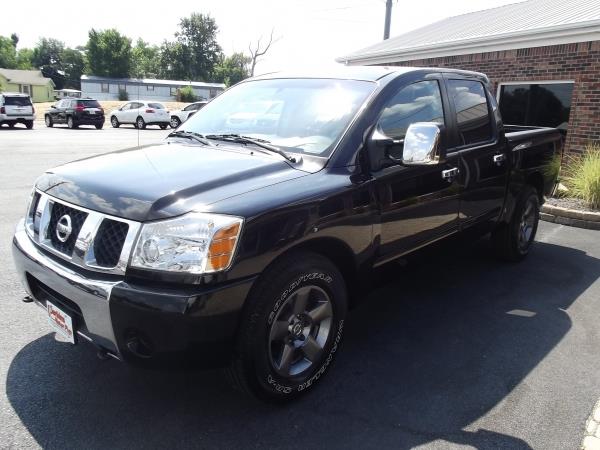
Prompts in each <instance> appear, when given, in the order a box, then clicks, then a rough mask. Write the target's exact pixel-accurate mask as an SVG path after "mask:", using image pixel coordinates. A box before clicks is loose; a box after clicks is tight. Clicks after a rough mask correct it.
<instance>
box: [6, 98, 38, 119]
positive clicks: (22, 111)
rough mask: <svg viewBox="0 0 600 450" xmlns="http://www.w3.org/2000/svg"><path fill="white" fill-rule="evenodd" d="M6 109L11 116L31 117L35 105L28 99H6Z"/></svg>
mask: <svg viewBox="0 0 600 450" xmlns="http://www.w3.org/2000/svg"><path fill="white" fill-rule="evenodd" d="M4 109H5V111H6V114H7V115H9V116H31V115H32V114H33V105H32V104H31V100H29V98H28V97H9V96H5V97H4Z"/></svg>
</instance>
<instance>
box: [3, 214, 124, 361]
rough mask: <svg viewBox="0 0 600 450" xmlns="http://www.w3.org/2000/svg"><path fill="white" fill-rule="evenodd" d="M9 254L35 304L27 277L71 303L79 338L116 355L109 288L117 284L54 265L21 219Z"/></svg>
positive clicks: (57, 264)
mask: <svg viewBox="0 0 600 450" xmlns="http://www.w3.org/2000/svg"><path fill="white" fill-rule="evenodd" d="M12 251H13V259H14V262H15V266H16V268H17V273H18V275H19V276H20V278H21V282H22V283H23V285H24V286H25V289H26V290H27V292H28V293H29V295H31V297H32V298H33V299H34V300H35V301H36V302H38V303H40V302H41V300H40V299H36V298H35V295H34V294H33V292H32V289H31V287H30V285H29V281H28V279H27V274H29V275H30V276H32V277H34V278H35V279H36V280H37V281H39V282H41V283H43V284H44V285H46V286H48V287H50V288H51V289H52V290H54V291H56V292H58V293H59V294H61V295H62V296H64V297H66V298H68V299H69V300H70V301H72V302H73V303H75V304H76V305H77V306H78V307H79V309H80V310H81V313H82V315H83V320H84V321H85V326H86V329H87V333H85V334H83V336H84V337H85V338H87V339H90V340H91V341H92V342H94V343H95V344H97V345H99V346H100V347H103V348H104V349H106V350H108V351H109V352H111V353H113V354H114V355H115V356H118V355H119V352H118V347H117V341H116V339H115V334H114V329H113V325H112V321H111V315H110V305H109V301H110V295H111V292H112V289H113V287H114V286H115V285H117V284H119V283H120V281H104V280H96V279H92V278H87V277H86V276H84V275H82V274H80V273H78V272H75V271H73V270H71V269H70V268H68V267H65V266H62V265H61V264H59V263H57V262H56V261H55V260H54V259H52V258H50V257H48V256H47V255H46V254H44V253H43V252H42V251H41V250H40V249H39V248H38V247H37V246H36V245H35V244H34V243H33V242H32V241H31V239H30V238H29V236H28V235H27V233H26V231H25V225H24V220H21V221H20V222H19V224H18V225H17V229H16V231H15V235H14V238H13V246H12ZM80 334H81V333H80Z"/></svg>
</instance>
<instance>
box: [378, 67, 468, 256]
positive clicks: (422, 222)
mask: <svg viewBox="0 0 600 450" xmlns="http://www.w3.org/2000/svg"><path fill="white" fill-rule="evenodd" d="M448 110H449V105H448V103H447V97H446V95H445V85H444V83H443V79H442V77H441V75H440V76H438V75H434V76H428V78H427V79H426V80H421V81H417V82H414V83H411V84H408V85H404V86H402V87H400V88H399V89H398V90H397V91H396V92H395V94H393V95H392V96H391V98H390V99H389V101H388V102H387V104H386V105H385V106H384V108H383V110H382V111H381V113H380V116H379V119H378V123H377V128H376V129H377V130H378V131H379V132H380V133H382V134H384V135H385V136H387V137H390V138H393V139H394V141H395V142H396V144H395V145H394V146H392V147H391V148H390V150H389V152H390V155H391V156H392V157H393V158H396V159H397V160H398V161H399V160H401V158H402V146H403V140H404V137H405V135H406V130H407V129H408V127H409V126H410V125H411V124H413V123H416V122H434V123H437V124H439V125H440V127H441V129H442V140H441V155H442V160H443V162H441V163H439V164H435V165H420V166H414V165H411V166H407V165H402V164H401V163H398V164H396V165H393V166H391V167H386V168H384V169H382V170H380V171H378V172H376V173H374V174H373V175H374V177H375V179H376V183H377V191H378V197H379V199H380V211H381V212H380V214H381V230H380V243H381V245H380V250H379V255H378V260H377V262H378V263H384V262H386V261H388V260H391V259H394V258H395V257H398V256H400V255H402V254H404V253H407V252H409V251H411V250H414V249H416V248H418V247H420V246H423V245H425V244H427V243H429V242H432V241H435V240H437V239H440V238H441V237H444V236H447V235H449V234H452V233H454V232H456V231H457V230H458V210H459V193H460V191H459V184H458V171H457V168H458V157H457V155H456V154H452V153H450V154H446V148H445V142H447V139H446V138H445V125H446V117H445V112H446V111H448ZM377 262H376V263H377Z"/></svg>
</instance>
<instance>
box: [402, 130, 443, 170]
mask: <svg viewBox="0 0 600 450" xmlns="http://www.w3.org/2000/svg"><path fill="white" fill-rule="evenodd" d="M440 140H441V129H440V126H439V125H438V124H436V123H432V122H417V123H413V124H412V125H410V126H409V127H408V130H406V136H405V137H404V149H403V150H402V163H403V164H406V165H407V166H416V165H432V164H439V163H440Z"/></svg>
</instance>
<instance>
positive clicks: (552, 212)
mask: <svg viewBox="0 0 600 450" xmlns="http://www.w3.org/2000/svg"><path fill="white" fill-rule="evenodd" d="M540 219H542V220H544V221H546V222H553V223H559V224H561V225H570V226H572V227H578V228H587V229H588V230H600V212H586V211H577V210H575V209H567V208H561V207H560V206H552V205H548V204H546V205H543V206H542V209H541V212H540Z"/></svg>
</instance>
